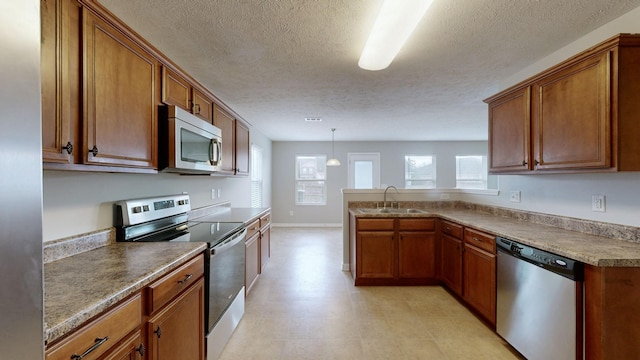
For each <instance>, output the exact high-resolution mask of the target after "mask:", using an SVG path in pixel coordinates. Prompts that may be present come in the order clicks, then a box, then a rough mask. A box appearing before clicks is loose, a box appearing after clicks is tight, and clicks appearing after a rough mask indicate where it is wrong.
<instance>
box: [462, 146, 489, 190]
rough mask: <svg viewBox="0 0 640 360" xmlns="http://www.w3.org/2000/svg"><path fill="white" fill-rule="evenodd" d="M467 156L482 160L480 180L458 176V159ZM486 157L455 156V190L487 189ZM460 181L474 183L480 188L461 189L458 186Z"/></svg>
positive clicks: (467, 155)
mask: <svg viewBox="0 0 640 360" xmlns="http://www.w3.org/2000/svg"><path fill="white" fill-rule="evenodd" d="M469 156H477V157H481V158H482V172H481V174H480V179H477V178H468V179H466V178H462V177H461V176H460V175H459V172H458V167H459V158H461V157H469ZM487 176H488V172H487V156H486V155H477V154H466V155H456V189H487V187H488V181H487ZM460 181H476V182H478V181H479V182H480V183H481V187H463V186H460V185H459V182H460Z"/></svg>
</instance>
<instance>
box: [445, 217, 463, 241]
mask: <svg viewBox="0 0 640 360" xmlns="http://www.w3.org/2000/svg"><path fill="white" fill-rule="evenodd" d="M441 231H442V233H443V234H447V235H450V236H453V237H455V238H457V239H460V240H462V225H458V224H455V223H452V222H449V221H445V220H443V221H442V229H441Z"/></svg>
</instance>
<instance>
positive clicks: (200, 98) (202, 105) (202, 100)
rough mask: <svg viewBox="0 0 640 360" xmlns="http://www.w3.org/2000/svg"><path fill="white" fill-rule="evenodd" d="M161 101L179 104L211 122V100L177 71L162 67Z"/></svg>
mask: <svg viewBox="0 0 640 360" xmlns="http://www.w3.org/2000/svg"><path fill="white" fill-rule="evenodd" d="M162 102H163V103H165V104H167V105H175V106H179V107H181V108H183V109H185V110H187V111H190V112H191V113H192V114H194V115H196V116H198V117H200V118H201V119H203V120H206V121H208V122H213V100H212V99H211V97H210V96H208V95H206V94H205V92H204V91H202V90H199V89H198V88H197V87H196V86H194V85H192V84H191V83H189V82H188V81H187V80H186V79H184V77H182V76H180V75H179V74H178V73H177V72H175V71H173V70H171V69H169V68H167V67H166V66H163V67H162Z"/></svg>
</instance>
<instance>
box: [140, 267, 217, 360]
mask: <svg viewBox="0 0 640 360" xmlns="http://www.w3.org/2000/svg"><path fill="white" fill-rule="evenodd" d="M204 335H205V334H204V278H200V280H198V281H197V282H196V283H195V284H193V285H192V286H191V287H190V288H189V290H187V291H185V292H184V293H183V294H181V295H180V296H179V297H178V298H176V299H175V300H174V301H172V302H171V303H170V304H169V305H167V306H166V307H164V308H163V309H162V310H160V311H159V312H158V313H157V314H155V315H154V316H153V317H152V318H151V319H149V321H148V322H147V336H148V339H149V359H184V360H201V359H204Z"/></svg>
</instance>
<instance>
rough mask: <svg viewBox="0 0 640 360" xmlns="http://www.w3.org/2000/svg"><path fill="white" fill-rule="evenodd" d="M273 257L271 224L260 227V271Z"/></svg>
mask: <svg viewBox="0 0 640 360" xmlns="http://www.w3.org/2000/svg"><path fill="white" fill-rule="evenodd" d="M270 257H271V227H270V226H269V225H267V226H265V227H263V228H262V229H260V273H262V272H263V271H264V267H265V266H266V265H267V263H268V262H269V258H270Z"/></svg>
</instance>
